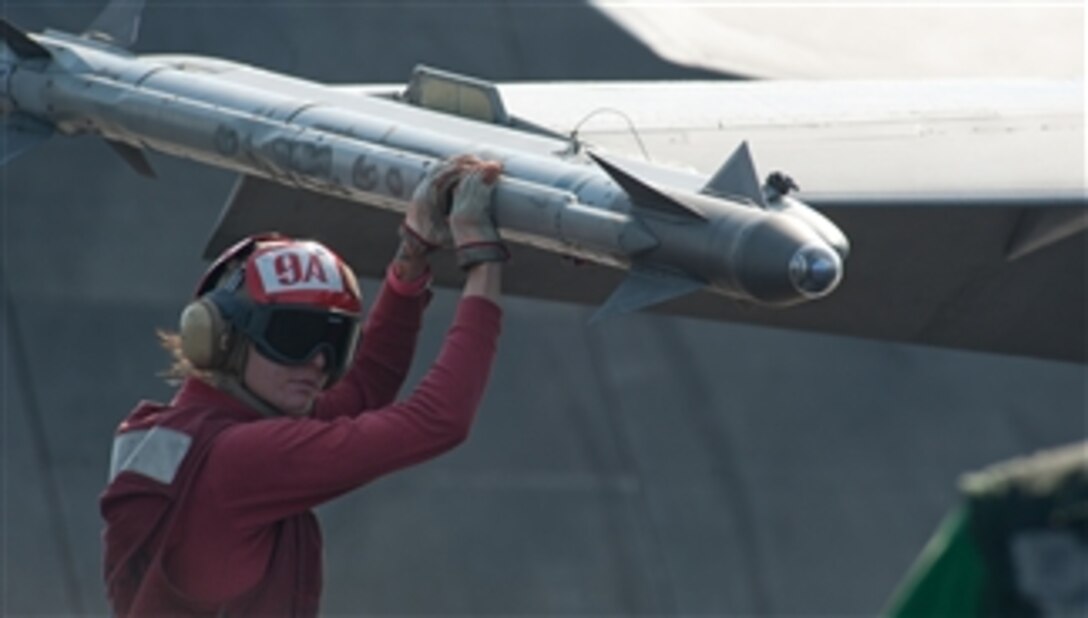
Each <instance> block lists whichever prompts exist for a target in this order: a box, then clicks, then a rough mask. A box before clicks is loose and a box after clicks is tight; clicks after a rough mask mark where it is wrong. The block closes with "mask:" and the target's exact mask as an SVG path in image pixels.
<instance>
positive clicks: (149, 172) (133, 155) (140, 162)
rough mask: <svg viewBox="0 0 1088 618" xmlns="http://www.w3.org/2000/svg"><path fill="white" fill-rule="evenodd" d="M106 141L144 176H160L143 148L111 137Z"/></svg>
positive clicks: (130, 165)
mask: <svg viewBox="0 0 1088 618" xmlns="http://www.w3.org/2000/svg"><path fill="white" fill-rule="evenodd" d="M106 143H107V144H109V145H110V147H111V148H113V151H114V152H116V153H117V154H118V155H120V156H121V158H122V159H124V160H125V163H128V165H129V167H131V168H132V169H133V170H135V171H136V173H137V174H139V175H141V176H143V177H144V178H158V175H157V174H155V168H153V167H151V162H150V161H148V160H147V155H145V154H144V151H143V150H140V149H139V148H136V147H135V146H130V145H128V144H126V143H124V142H118V141H114V140H111V139H108V140H106Z"/></svg>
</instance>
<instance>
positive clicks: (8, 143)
mask: <svg viewBox="0 0 1088 618" xmlns="http://www.w3.org/2000/svg"><path fill="white" fill-rule="evenodd" d="M51 135H53V127H52V126H50V125H48V124H46V123H44V122H41V121H40V120H35V119H34V118H31V117H30V116H26V115H24V114H18V113H17V114H12V115H11V116H9V117H8V118H7V120H6V121H5V122H4V124H3V135H2V136H0V167H3V166H4V165H7V162H8V161H11V160H12V159H14V158H15V157H17V156H19V155H20V154H22V153H24V152H26V151H27V150H30V149H31V148H33V147H34V146H37V145H38V144H40V143H42V142H44V141H45V140H47V139H49V137H50V136H51Z"/></svg>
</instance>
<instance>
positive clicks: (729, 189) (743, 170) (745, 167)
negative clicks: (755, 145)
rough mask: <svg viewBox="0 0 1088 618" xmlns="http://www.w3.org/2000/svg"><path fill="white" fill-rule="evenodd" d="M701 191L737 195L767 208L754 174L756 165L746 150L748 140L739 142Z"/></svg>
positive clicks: (720, 194)
mask: <svg viewBox="0 0 1088 618" xmlns="http://www.w3.org/2000/svg"><path fill="white" fill-rule="evenodd" d="M702 193H703V194H705V195H713V196H717V197H739V198H743V199H746V200H749V201H751V202H753V203H754V204H755V205H756V206H759V207H760V208H764V209H765V208H767V199H766V197H765V196H764V195H763V187H762V186H761V185H760V183H759V176H757V175H756V166H755V163H754V162H753V161H752V153H751V152H750V151H749V150H748V142H741V144H740V146H737V149H736V150H734V151H733V154H731V155H729V158H728V159H727V160H726V161H725V163H724V164H723V165H722V166H721V168H720V169H719V170H718V173H716V174H714V177H713V178H711V179H710V182H708V183H706V186H705V187H703V189H702Z"/></svg>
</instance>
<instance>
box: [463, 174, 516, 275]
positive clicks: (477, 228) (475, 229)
mask: <svg viewBox="0 0 1088 618" xmlns="http://www.w3.org/2000/svg"><path fill="white" fill-rule="evenodd" d="M501 173H502V167H501V165H499V164H498V163H477V165H476V166H475V167H474V168H473V169H472V170H471V171H469V172H468V173H467V174H465V176H464V177H463V178H462V179H461V182H460V183H459V184H458V185H457V188H456V189H454V192H453V209H452V210H451V211H450V231H451V232H452V235H453V242H454V246H456V248H457V263H458V264H459V265H460V266H461V268H462V270H469V269H471V268H472V267H473V266H475V265H477V264H480V263H483V262H505V261H507V260H509V259H510V252H509V251H508V250H507V248H506V245H505V244H503V242H502V237H500V236H499V232H498V230H496V229H495V220H494V212H493V211H494V206H493V204H492V201H491V192H492V190H493V189H494V188H495V182H496V181H497V180H498V178H499V174H501Z"/></svg>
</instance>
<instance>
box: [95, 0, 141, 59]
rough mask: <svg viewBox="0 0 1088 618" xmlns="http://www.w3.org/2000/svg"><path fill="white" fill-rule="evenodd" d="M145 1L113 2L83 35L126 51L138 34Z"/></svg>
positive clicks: (123, 0) (120, 0)
mask: <svg viewBox="0 0 1088 618" xmlns="http://www.w3.org/2000/svg"><path fill="white" fill-rule="evenodd" d="M144 4H145V0H113V1H112V2H110V3H109V4H108V5H106V8H104V9H102V12H101V13H99V14H98V17H96V18H95V20H94V21H93V22H91V25H90V26H88V27H87V30H86V31H85V32H84V33H83V36H84V37H86V38H89V39H96V40H99V41H106V42H108V43H111V44H113V45H116V46H117V47H123V48H125V49H128V48H129V47H132V45H133V44H134V43H135V42H136V37H138V36H139V34H140V16H141V15H142V14H143V12H144Z"/></svg>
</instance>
